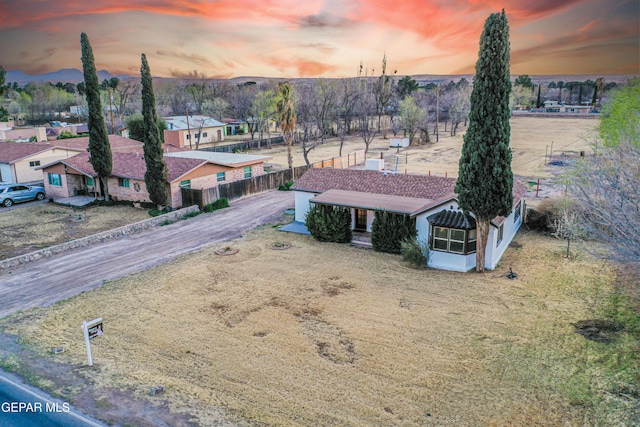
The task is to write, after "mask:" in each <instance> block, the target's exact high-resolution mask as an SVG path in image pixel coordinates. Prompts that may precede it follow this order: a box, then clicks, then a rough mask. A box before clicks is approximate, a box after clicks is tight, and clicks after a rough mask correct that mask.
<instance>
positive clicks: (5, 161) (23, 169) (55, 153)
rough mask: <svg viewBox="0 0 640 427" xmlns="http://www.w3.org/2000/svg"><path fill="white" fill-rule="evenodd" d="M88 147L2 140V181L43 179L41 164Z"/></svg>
mask: <svg viewBox="0 0 640 427" xmlns="http://www.w3.org/2000/svg"><path fill="white" fill-rule="evenodd" d="M82 151H86V148H84V149H83V148H77V147H58V146H56V145H52V144H48V143H40V142H0V182H2V181H4V182H15V183H17V184H27V183H31V182H39V181H42V171H41V170H39V169H38V167H39V166H42V165H46V164H48V163H51V162H53V161H55V160H58V159H63V158H68V157H72V156H75V155H76V154H78V153H81V152H82Z"/></svg>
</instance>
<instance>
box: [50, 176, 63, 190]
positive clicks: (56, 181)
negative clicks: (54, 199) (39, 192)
mask: <svg viewBox="0 0 640 427" xmlns="http://www.w3.org/2000/svg"><path fill="white" fill-rule="evenodd" d="M48 175H49V185H56V186H58V187H61V186H62V177H61V176H60V174H59V173H50V174H48Z"/></svg>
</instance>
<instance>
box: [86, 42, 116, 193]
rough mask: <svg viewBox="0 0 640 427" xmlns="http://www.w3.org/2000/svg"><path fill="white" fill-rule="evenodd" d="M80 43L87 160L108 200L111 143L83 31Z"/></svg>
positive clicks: (94, 67) (90, 55)
mask: <svg viewBox="0 0 640 427" xmlns="http://www.w3.org/2000/svg"><path fill="white" fill-rule="evenodd" d="M80 45H81V46H82V70H83V71H84V86H85V94H86V97H87V107H88V109H89V118H88V120H87V126H88V128H89V162H90V163H91V166H93V170H94V171H96V173H97V174H98V178H100V185H101V186H102V190H103V191H104V198H105V200H107V201H109V185H108V177H109V175H111V169H112V167H113V158H112V156H111V145H109V134H108V133H107V126H106V125H105V123H104V116H103V115H102V102H101V101H100V83H99V82H98V74H97V73H96V65H95V62H94V58H93V49H91V45H90V44H89V38H88V37H87V35H86V34H85V33H82V34H81V35H80Z"/></svg>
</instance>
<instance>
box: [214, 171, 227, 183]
mask: <svg viewBox="0 0 640 427" xmlns="http://www.w3.org/2000/svg"><path fill="white" fill-rule="evenodd" d="M225 179H226V178H225V175H224V172H218V173H217V174H216V181H218V182H220V181H224V180H225Z"/></svg>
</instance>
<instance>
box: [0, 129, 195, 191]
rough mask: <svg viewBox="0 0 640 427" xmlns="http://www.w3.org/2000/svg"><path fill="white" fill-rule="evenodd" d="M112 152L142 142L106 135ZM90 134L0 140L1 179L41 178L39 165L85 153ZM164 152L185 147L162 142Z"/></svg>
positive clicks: (129, 149) (132, 149)
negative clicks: (32, 140)
mask: <svg viewBox="0 0 640 427" xmlns="http://www.w3.org/2000/svg"><path fill="white" fill-rule="evenodd" d="M109 144H110V145H111V151H112V152H114V153H115V152H138V153H142V152H143V144H142V142H139V141H135V140H133V139H129V138H124V137H122V136H119V135H109ZM88 147H89V137H88V136H86V137H81V138H68V139H57V140H53V141H49V142H46V143H28V142H24V143H21V142H0V181H8V182H15V183H18V184H26V183H30V182H39V181H43V179H44V177H43V176H42V170H41V168H40V166H44V165H48V164H50V163H52V162H54V161H56V160H59V159H67V158H69V157H73V156H75V155H77V154H79V153H84V152H86V151H87V149H88ZM164 147H165V150H166V151H169V152H170V151H179V150H184V149H181V148H178V147H176V146H173V145H170V144H165V146H164Z"/></svg>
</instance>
